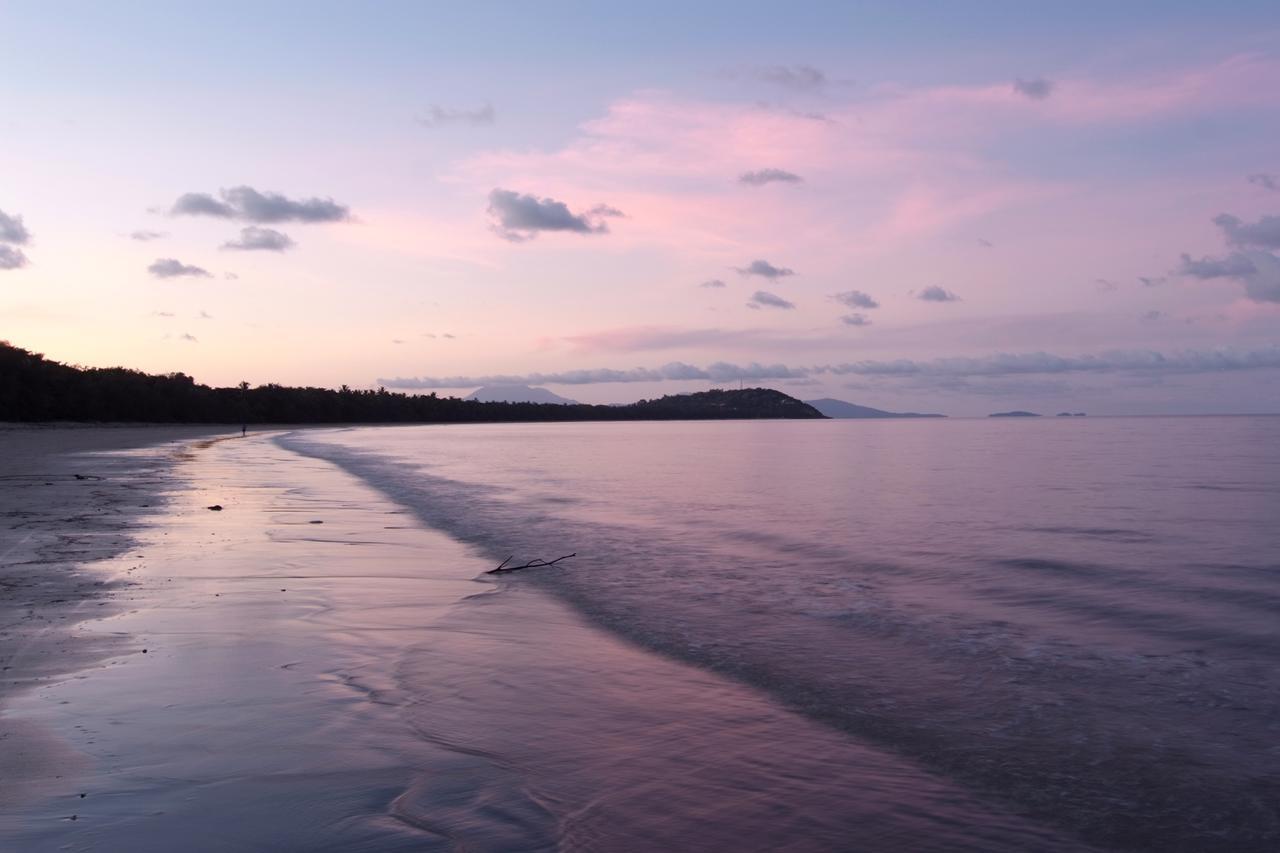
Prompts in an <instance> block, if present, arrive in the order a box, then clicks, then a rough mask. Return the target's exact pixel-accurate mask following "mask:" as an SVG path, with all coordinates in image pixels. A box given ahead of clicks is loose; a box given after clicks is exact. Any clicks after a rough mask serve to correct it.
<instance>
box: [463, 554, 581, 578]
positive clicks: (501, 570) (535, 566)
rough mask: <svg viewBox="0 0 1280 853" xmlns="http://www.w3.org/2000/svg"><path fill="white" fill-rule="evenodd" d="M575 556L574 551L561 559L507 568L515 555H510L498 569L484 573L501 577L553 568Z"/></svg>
mask: <svg viewBox="0 0 1280 853" xmlns="http://www.w3.org/2000/svg"><path fill="white" fill-rule="evenodd" d="M576 556H578V553H577V552H576V551H575V552H574V553H572V554H565V555H564V556H563V557H556V558H555V559H554V560H530V561H529V562H527V563H525V564H524V565H523V566H508V565H507V563H510V562H511V559H512V557H515V554H512V555H511V556H510V557H507V559H505V560H503V561H502V562H501V563H499V564H498V568H496V569H490V570H489V571H487V572H485V574H486V575H501V574H506V573H507V572H518V571H520V570H521V569H539V568H546V567H547V566H554V565H555V564H556V563H558V562H560V561H561V560H567V559H569V558H570V557H576Z"/></svg>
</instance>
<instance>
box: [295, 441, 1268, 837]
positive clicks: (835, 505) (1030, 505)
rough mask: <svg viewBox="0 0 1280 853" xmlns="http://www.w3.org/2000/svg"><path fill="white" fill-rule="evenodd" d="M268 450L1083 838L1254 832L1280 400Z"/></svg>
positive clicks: (804, 716)
mask: <svg viewBox="0 0 1280 853" xmlns="http://www.w3.org/2000/svg"><path fill="white" fill-rule="evenodd" d="M281 443H282V444H283V446H285V447H286V448H289V449H292V450H295V451H299V452H302V453H305V454H308V455H311V456H316V457H320V458H323V459H326V460H329V461H331V462H334V463H336V464H337V465H339V466H340V467H342V468H343V469H345V470H347V471H348V472H350V473H353V474H355V475H356V476H358V477H360V478H361V479H363V480H365V481H366V482H368V483H369V484H371V485H373V486H375V487H376V488H377V489H379V490H381V491H382V492H384V493H385V494H387V495H389V496H390V497H392V498H393V499H395V500H396V501H398V502H399V503H401V504H403V505H404V506H406V507H408V508H409V509H410V510H411V511H412V512H413V513H415V514H416V515H417V516H418V517H419V518H420V519H421V520H422V521H423V522H425V523H426V524H428V525H430V526H432V527H435V528H437V529H439V530H442V531H444V532H446V533H448V534H449V535H451V536H452V537H455V538H456V539H459V540H462V541H464V542H466V543H468V544H470V545H472V546H473V547H474V548H475V549H477V550H478V551H479V552H480V553H482V554H484V555H487V556H488V557H490V558H492V560H493V563H494V564H495V565H496V564H497V563H498V562H499V561H500V560H502V559H503V558H505V557H507V556H508V555H514V556H515V558H516V560H517V561H524V560H527V559H532V558H542V559H547V560H549V559H552V558H555V557H559V556H561V555H564V554H570V553H576V556H575V557H573V558H572V559H569V560H566V561H564V562H563V563H561V564H560V565H559V566H557V567H555V568H552V569H545V570H528V571H525V572H521V573H518V574H515V575H511V576H508V579H507V580H504V581H503V582H502V583H503V584H505V585H510V586H516V585H536V586H537V587H539V588H541V589H544V590H548V591H550V592H552V593H554V594H555V595H556V596H559V597H560V598H562V599H563V600H565V601H567V602H569V603H570V604H572V605H573V607H574V608H576V609H577V610H578V611H579V612H581V613H582V614H584V615H586V616H587V617H588V619H590V620H591V621H593V622H595V623H597V624H598V625H600V626H603V627H605V628H606V629H608V630H609V631H612V632H615V633H616V634H618V635H620V636H622V637H624V638H625V639H626V640H627V641H629V642H632V643H635V644H637V645H639V646H642V647H644V648H647V649H649V650H652V651H655V652H658V653H660V654H662V655H665V656H668V657H670V658H675V659H677V660H679V661H681V662H684V663H687V664H690V665H692V666H694V667H696V668H699V669H701V670H702V671H706V672H711V673H717V674H720V675H724V676H727V677H728V678H730V679H732V680H733V681H737V682H739V683H743V684H746V685H748V686H749V687H751V688H752V689H754V690H756V691H759V692H760V693H762V694H766V695H767V696H768V697H770V699H771V700H772V701H774V702H776V703H778V704H779V705H781V706H782V707H783V708H784V709H786V711H787V712H788V713H793V714H794V715H795V718H796V719H797V720H803V721H804V724H805V725H806V726H812V725H814V723H815V722H816V723H817V724H818V725H819V727H820V728H824V729H825V730H827V731H834V732H835V733H836V734H837V735H838V736H839V737H843V738H847V739H849V740H851V741H855V742H857V743H859V744H865V745H867V746H869V747H871V748H873V749H875V750H877V751H879V752H881V753H887V754H890V755H893V756H896V757H898V758H901V760H902V761H904V762H909V763H910V764H911V765H912V766H917V767H919V768H921V772H922V773H926V774H929V775H931V776H932V777H937V778H941V779H945V780H947V781H948V783H955V784H956V785H957V786H959V787H961V788H963V789H964V790H966V791H971V792H974V794H975V796H978V797H981V798H983V800H984V801H987V802H991V803H994V804H998V805H999V806H1000V807H1001V808H1005V809H1007V810H1008V811H1009V812H1010V813H1012V814H1017V815H1020V816H1022V818H1025V819H1029V820H1031V821H1034V822H1037V823H1040V824H1043V825H1044V826H1046V827H1052V828H1053V830H1054V831H1055V832H1063V833H1066V834H1067V837H1071V838H1076V839H1079V840H1080V842H1081V843H1082V844H1084V843H1088V844H1094V845H1098V846H1100V847H1113V848H1136V849H1161V850H1174V849H1187V850H1202V849H1221V850H1253V849H1258V850H1261V849H1277V847H1280V417H1231V418H1209V417H1205V418H1088V419H1082V418H1072V419H1053V418H1044V419H1037V420H1031V419H1026V420H963V419H953V420H945V421H934V420H929V421H896V422H885V421H794V422H725V423H635V424H631V423H627V424H623V423H617V424H537V425H522V424H512V425H491V426H473V425H468V426H459V427H409V428H397V429H382V428H377V429H351V430H344V431H330V432H318V433H297V434H293V435H290V436H286V437H285V438H283V439H281ZM532 630H536V626H535V627H534V628H533V629H532ZM564 659H565V661H566V663H565V665H566V666H572V659H573V656H572V654H569V653H568V650H566V654H565V658H564ZM562 675H563V674H562ZM557 677H561V676H557V675H554V674H551V675H547V676H546V678H548V679H554V678H557ZM566 677H567V676H566ZM542 683H544V684H545V683H546V682H542ZM553 688H554V685H552V686H551V687H550V688H547V689H548V690H549V691H551V693H553V692H554V691H553ZM652 689H653V690H654V691H661V690H662V685H660V684H657V685H654V686H653V688H652ZM551 693H547V694H546V695H544V696H543V698H542V701H546V702H554V701H555V699H554V695H551ZM566 710H568V709H566ZM645 736H646V735H644V734H641V733H636V732H632V733H631V734H630V735H629V737H632V738H635V739H636V741H637V742H636V744H635V745H636V748H637V751H638V752H643V749H644V737H645ZM651 736H653V737H660V736H661V734H660V733H653V734H652V735H651ZM768 736H769V738H770V739H771V740H772V741H774V742H777V741H779V740H785V739H786V738H787V734H786V731H785V730H783V731H782V732H781V733H779V730H778V729H777V728H776V727H775V728H773V729H771V730H770V733H769V735H768ZM565 737H568V736H567V735H565ZM797 737H799V735H797ZM695 747H696V745H692V744H691V745H690V748H691V749H693V748H695ZM551 751H552V752H554V751H555V750H554V749H552V750H551ZM584 760H585V759H584ZM564 772H566V773H571V772H572V770H571V769H570V770H565V771H564ZM601 772H603V774H604V775H603V776H602V777H601V778H602V779H603V781H602V782H601V783H600V784H601V785H602V786H604V787H606V788H607V787H608V786H610V785H611V784H614V782H611V781H610V779H609V776H608V773H607V772H605V771H601ZM868 772H870V771H868ZM619 773H620V771H619ZM618 778H621V776H620V775H619V777H618ZM842 778H843V777H842ZM615 781H616V780H615ZM781 781H782V780H780V784H781ZM814 781H815V780H808V783H810V784H812V783H813V782H814ZM816 781H817V783H818V784H819V785H820V784H821V781H822V780H820V779H819V780H816ZM841 784H842V785H845V784H847V781H842V782H841ZM836 793H837V794H838V795H840V796H845V797H847V798H849V799H850V800H855V799H857V798H858V796H859V792H858V791H857V790H856V789H852V790H847V791H840V792H836ZM750 796H753V797H756V798H758V800H759V802H760V804H761V807H762V808H767V807H769V803H770V796H771V795H770V792H769V791H767V790H766V791H758V790H757V791H753V792H751V793H750ZM934 817H935V818H936V817H937V816H936V815H935V816H934ZM905 819H910V818H909V817H908V818H905ZM708 838H709V839H711V841H709V843H712V842H714V843H722V842H723V836H717V835H709V836H708ZM696 841H697V839H696V838H695V839H691V842H692V844H691V847H690V849H696V848H697V847H698V846H699V845H697V843H696ZM810 841H815V842H816V846H817V847H819V848H821V847H822V846H824V845H823V844H822V843H821V842H822V839H816V840H815V839H810ZM829 841H830V843H829V844H828V845H826V846H828V847H837V846H839V845H838V842H837V840H836V839H830V840H829ZM584 846H588V847H589V846H591V845H590V844H589V843H587V844H585V845H584ZM811 846H814V845H811ZM941 846H942V847H944V848H945V847H947V846H948V845H946V844H945V843H944V844H942V845H941ZM977 846H978V847H986V848H987V849H996V848H999V847H1000V844H999V843H997V842H991V844H990V845H983V844H979V845H977ZM1006 846H1007V848H1008V849H1014V848H1015V847H1016V846H1018V845H1017V843H1016V842H1013V843H1010V844H1008V845H1006ZM637 849H639V848H637ZM703 849H710V848H709V847H705V846H704V848H703Z"/></svg>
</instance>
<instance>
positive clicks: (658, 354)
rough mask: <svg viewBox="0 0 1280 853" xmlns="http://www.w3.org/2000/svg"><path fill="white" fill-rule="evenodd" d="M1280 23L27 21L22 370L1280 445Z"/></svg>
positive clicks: (564, 7)
mask: <svg viewBox="0 0 1280 853" xmlns="http://www.w3.org/2000/svg"><path fill="white" fill-rule="evenodd" d="M1277 139H1280V9H1278V8H1277V7H1276V5H1275V4H1274V2H1271V3H1263V2H1259V3H1251V2H1236V3H1221V4H1206V3H1202V2H1196V3H1180V2H1171V1H1167V2H1159V3H1145V2H1129V3H1114V2H1110V3H1091V2H1081V3H1072V4H1053V5H1052V7H1051V6H1050V4H1028V3H1025V2H1023V3H969V2H966V3H912V2H895V3H855V2H842V3H791V4H785V5H784V4H777V3H768V4H757V3H746V2H734V3H689V2H682V3H647V4H643V5H642V6H634V7H632V6H628V7H625V9H624V8H623V7H621V6H620V5H619V4H586V3H557V2H543V3H538V4H529V3H504V4H496V3H468V4H456V3H450V4H444V3H394V2H380V3H369V4H351V3H323V2H308V3H265V4H263V3H253V4H249V3H235V2H227V3H219V4H177V3H143V2H136V3H129V4H102V3H66V2H56V0H46V1H45V2H0V340H8V341H9V342H10V343H12V344H14V345H17V346H21V347H24V348H27V349H30V350H33V351H36V352H41V353H44V354H45V355H46V356H48V357H49V358H53V359H56V360H59V361H63V362H66V363H73V364H81V365H90V366H115V365H123V366H127V367H132V368H137V369H141V370H146V371H149V372H159V373H169V372H179V371H180V372H184V373H187V374H189V375H191V376H193V377H195V378H196V379H197V380H198V381H201V382H206V383H210V384H215V385H229V384H234V383H237V382H239V381H241V380H245V381H249V382H251V383H253V384H260V383H267V382H278V383H283V384H291V385H319V386H326V387H337V386H339V385H343V384H346V385H349V386H351V387H358V388H368V387H378V386H385V387H387V388H389V389H398V390H404V391H410V392H414V393H418V392H420V393H427V392H431V391H435V392H437V393H441V394H457V395H464V394H466V393H469V392H470V391H472V390H474V389H475V388H476V387H478V386H480V385H482V384H493V383H495V382H518V383H525V384H532V385H541V386H545V387H548V388H551V389H552V390H554V391H556V392H557V393H560V394H562V395H564V396H566V397H570V398H573V399H577V400H581V401H583V402H627V401H631V400H635V399H639V398H647V397H655V396H660V395H662V394H671V393H681V392H687V391H697V390H704V389H706V388H710V387H722V388H725V387H738V386H739V385H740V384H741V385H747V386H765V387H772V388H777V389H779V390H782V391H785V392H786V393H789V394H792V395H794V396H797V397H800V398H802V399H815V398H819V397H835V398H839V399H844V400H848V401H851V402H855V403H859V404H862V405H869V406H875V407H879V408H885V409H893V410H914V411H933V412H945V413H948V414H953V415H981V414H986V413H988V412H993V411H1000V410H1005V409H1014V408H1018V409H1030V410H1034V411H1044V412H1047V413H1052V412H1056V411H1061V410H1069V411H1088V412H1089V413H1091V414H1125V413H1133V414H1172V413H1186V414H1201V413H1216V412H1225V413H1231V412H1280V145H1277V144H1276V140H1277Z"/></svg>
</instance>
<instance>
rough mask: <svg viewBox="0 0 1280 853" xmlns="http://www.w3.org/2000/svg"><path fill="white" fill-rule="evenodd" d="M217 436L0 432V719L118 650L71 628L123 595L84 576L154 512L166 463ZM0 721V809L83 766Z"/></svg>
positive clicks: (116, 584)
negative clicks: (22, 698) (26, 696)
mask: <svg viewBox="0 0 1280 853" xmlns="http://www.w3.org/2000/svg"><path fill="white" fill-rule="evenodd" d="M218 432H219V430H218V429H217V428H216V427H208V426H200V427H193V426H163V427H149V426H139V427H130V426H119V427H117V426H112V427H83V426H74V425H72V426H69V425H57V426H28V425H0V445H2V446H3V448H4V453H3V454H2V455H0V592H3V595H0V671H2V672H3V678H2V679H0V712H3V710H4V709H5V707H6V705H7V703H8V701H9V700H11V699H12V698H13V697H15V696H16V695H19V694H20V693H23V692H25V691H29V690H31V689H33V688H35V687H37V686H39V685H41V684H45V683H49V682H51V681H53V680H55V679H57V678H58V677H64V676H66V675H68V674H69V673H73V672H76V671H78V670H80V669H83V668H86V667H89V666H92V665H94V664H95V663H96V662H98V661H100V660H102V659H104V658H106V657H108V656H110V655H111V654H114V653H117V652H119V651H121V650H122V642H121V640H120V638H114V637H111V636H107V635H102V634H91V633H86V632H81V631H78V630H76V629H77V627H78V625H79V623H81V622H83V621H84V620H88V619H97V618H101V617H102V616H103V615H105V614H107V613H112V612H115V610H116V609H117V608H118V606H119V601H120V598H121V596H123V595H127V589H128V587H129V583H128V581H127V580H125V579H124V578H122V577H120V576H118V575H117V574H116V572H115V571H112V570H108V571H106V572H103V571H99V570H97V569H96V568H95V567H96V566H97V565H99V564H102V563H106V562H109V561H110V560H111V559H112V558H113V557H116V556H118V555H120V554H122V553H123V552H124V551H126V550H127V549H128V547H129V546H130V544H131V543H132V541H133V538H132V537H133V535H134V533H135V532H136V531H138V530H140V529H141V528H142V526H143V525H144V524H145V523H146V519H147V517H148V516H150V515H153V514H156V513H159V512H160V511H161V509H162V506H163V503H164V500H165V494H166V493H167V492H168V491H169V490H170V489H171V488H172V486H173V480H172V478H171V473H172V468H173V463H174V459H173V454H174V453H177V452H180V448H181V447H183V446H185V444H186V443H187V442H189V441H190V440H192V439H193V438H196V437H209V436H215V435H217V434H218ZM222 432H225V430H222ZM102 451H121V452H119V453H113V454H111V455H103V454H102ZM0 721H2V722H0V766H3V767H4V768H5V771H6V772H5V773H3V774H0V809H4V810H8V809H11V808H14V807H15V806H17V805H18V804H19V803H22V802H24V801H28V800H30V799H32V798H35V797H38V796H40V795H42V794H46V793H51V792H53V791H55V790H56V789H57V788H58V787H59V780H61V779H65V778H67V777H68V775H70V774H71V773H72V772H73V771H74V770H75V769H77V768H81V767H83V764H84V761H83V756H81V755H79V754H78V753H76V752H75V751H74V750H72V749H70V748H68V747H67V745H66V744H65V743H64V742H62V741H60V740H59V739H57V738H56V737H52V736H50V734H49V733H48V732H47V731H46V730H44V729H43V728H42V727H41V726H39V725H38V724H33V723H31V722H30V721H27V720H24V719H22V718H21V717H17V716H14V715H12V714H4V716H3V717H0Z"/></svg>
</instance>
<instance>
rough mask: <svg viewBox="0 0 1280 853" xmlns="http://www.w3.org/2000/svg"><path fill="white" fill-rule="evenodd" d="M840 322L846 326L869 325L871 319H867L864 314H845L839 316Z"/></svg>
mask: <svg viewBox="0 0 1280 853" xmlns="http://www.w3.org/2000/svg"><path fill="white" fill-rule="evenodd" d="M840 322H841V323H844V324H845V325H846V326H870V325H871V321H870V320H869V319H867V315H866V314H845V315H844V316H843V317H841V318H840Z"/></svg>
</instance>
